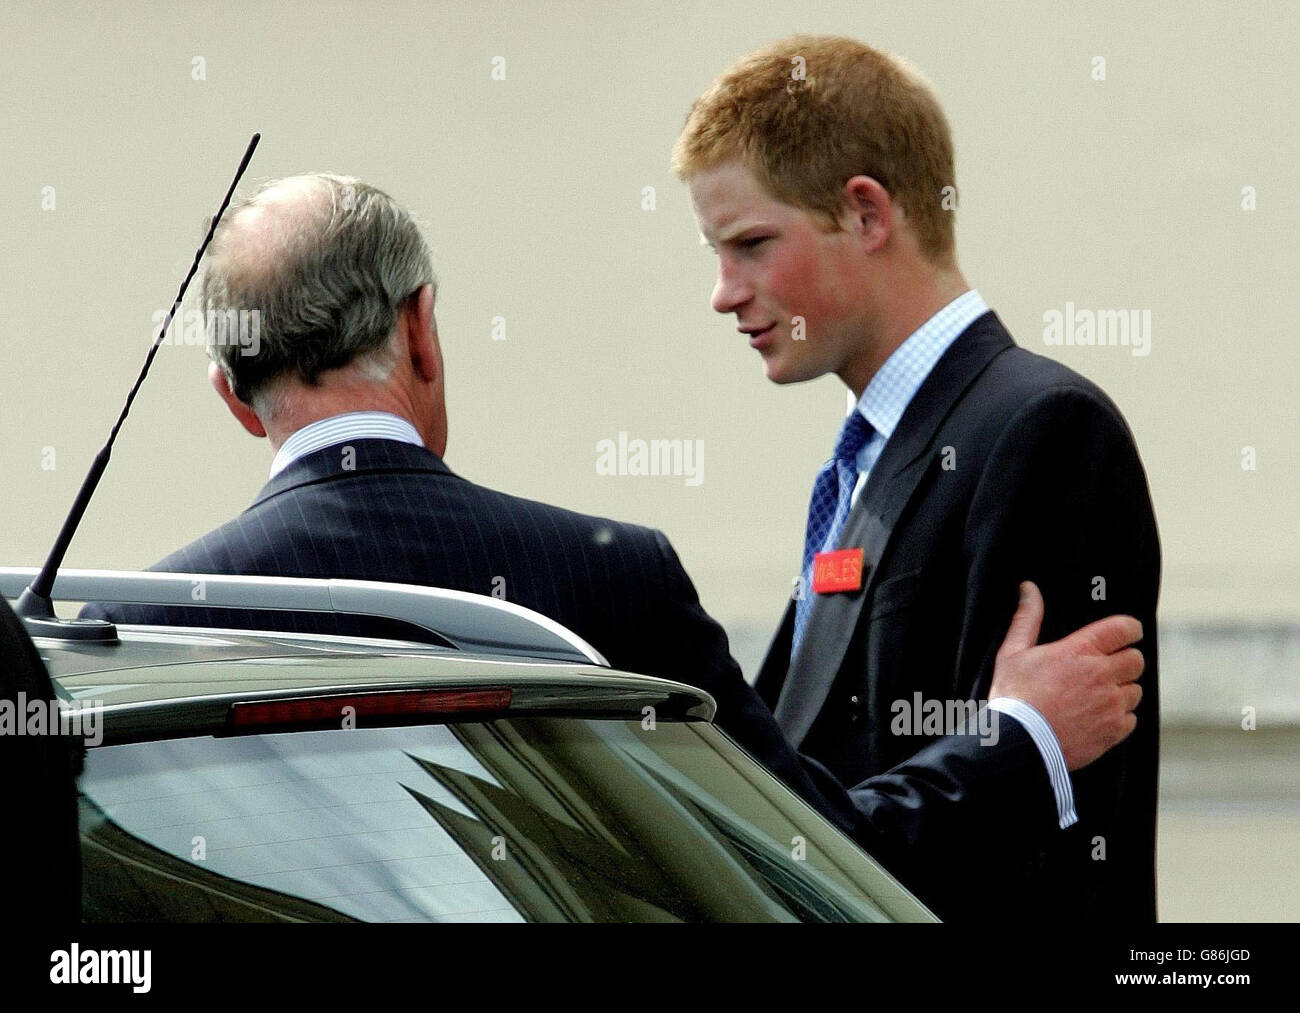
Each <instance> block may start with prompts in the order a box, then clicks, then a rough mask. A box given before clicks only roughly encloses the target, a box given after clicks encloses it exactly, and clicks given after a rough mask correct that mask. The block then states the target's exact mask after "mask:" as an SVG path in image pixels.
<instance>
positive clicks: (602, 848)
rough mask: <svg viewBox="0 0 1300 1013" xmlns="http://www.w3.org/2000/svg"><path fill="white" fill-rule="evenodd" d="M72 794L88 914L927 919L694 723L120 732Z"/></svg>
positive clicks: (164, 917) (155, 917) (852, 850)
mask: <svg viewBox="0 0 1300 1013" xmlns="http://www.w3.org/2000/svg"><path fill="white" fill-rule="evenodd" d="M80 788H81V821H82V838H83V860H84V876H83V882H84V892H85V904H84V907H85V916H86V918H87V920H90V921H120V920H146V921H169V920H186V921H203V920H217V921H220V920H235V921H253V920H307V921H331V920H352V919H359V920H364V921H656V920H668V921H715V920H728V921H736V920H739V921H773V920H775V921H888V920H895V919H916V918H926V917H928V915H927V913H926V912H925V910H924V909H923V908H922V907H920V905H918V904H917V903H916V902H915V901H914V900H913V899H912V898H911V897H910V895H907V894H906V892H905V891H903V890H902V888H901V887H899V886H898V885H897V883H896V882H895V881H894V880H893V879H892V878H891V877H890V876H889V875H888V874H886V873H885V872H884V871H883V870H881V869H880V867H879V866H877V865H876V864H875V863H874V862H873V861H872V860H871V859H870V858H868V857H867V855H866V854H865V853H864V852H862V851H861V850H860V849H858V848H857V847H856V846H855V845H853V844H852V842H850V841H849V840H848V839H847V838H845V837H844V836H843V835H842V834H840V833H839V832H838V831H837V830H835V829H834V828H833V827H831V826H830V825H829V824H827V823H825V821H823V820H822V819H821V818H820V817H819V816H817V815H816V814H815V813H813V812H812V810H810V809H809V808H808V807H807V806H805V805H804V804H803V803H802V802H800V801H799V800H798V799H796V798H795V797H794V796H792V795H791V794H790V793H789V792H788V791H787V790H786V789H785V788H784V787H783V786H782V785H780V784H779V783H778V782H777V781H776V780H775V779H774V778H772V777H771V776H770V775H769V774H767V773H766V772H765V771H764V770H762V769H761V768H760V767H759V766H757V765H756V764H755V763H753V761H751V760H750V759H749V758H748V757H747V756H745V755H744V754H743V753H742V752H741V751H740V750H739V749H737V748H736V747H735V746H734V745H733V744H732V743H731V742H730V740H728V739H727V738H726V737H725V736H723V735H721V734H720V733H719V732H717V731H716V729H714V728H712V727H711V726H709V725H707V724H703V723H683V722H663V721H661V722H659V723H658V724H657V725H656V724H654V723H653V722H649V721H647V722H645V723H643V722H639V721H614V720H591V719H584V718H563V717H521V718H508V719H498V720H493V721H485V722H461V723H451V724H437V725H406V726H400V727H378V728H354V729H347V730H344V729H337V730H324V731H321V730H317V731H299V732H277V733H273V734H260V735H242V736H231V737H210V736H203V737H195V738H183V739H168V740H163V741H151V742H135V743H129V744H123V745H114V746H103V747H100V748H97V749H93V750H91V751H90V754H89V757H88V760H87V767H86V771H85V774H84V775H83V777H82V780H81V785H80Z"/></svg>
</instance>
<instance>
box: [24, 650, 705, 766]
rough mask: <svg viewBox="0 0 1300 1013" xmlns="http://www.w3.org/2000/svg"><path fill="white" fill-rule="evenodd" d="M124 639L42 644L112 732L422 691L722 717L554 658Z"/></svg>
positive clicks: (49, 662)
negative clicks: (492, 691)
mask: <svg viewBox="0 0 1300 1013" xmlns="http://www.w3.org/2000/svg"><path fill="white" fill-rule="evenodd" d="M118 638H119V641H118V642H117V643H115V644H87V643H80V642H76V641H63V640H59V639H56V638H52V637H35V638H33V639H34V643H35V644H36V647H37V650H38V652H39V653H40V656H41V659H42V660H43V661H44V662H45V665H46V668H47V669H48V670H49V672H50V676H51V678H52V679H53V681H54V685H55V689H56V692H57V693H58V695H59V696H60V698H62V700H63V701H64V702H65V704H66V705H67V706H68V710H69V715H70V719H71V716H72V715H75V713H76V712H77V711H79V710H83V709H94V710H96V711H97V712H98V715H97V719H99V720H103V721H104V724H105V725H106V728H107V741H108V742H109V743H112V742H122V741H131V740H136V739H140V738H155V737H174V736H178V735H187V734H204V733H211V732H213V731H217V730H220V729H222V728H225V727H226V726H227V725H228V721H229V717H230V712H231V707H232V705H234V704H247V703H250V702H257V701H273V700H285V699H302V698H306V697H334V696H340V697H341V696H347V695H349V694H352V695H355V694H360V693H366V694H373V693H400V692H405V691H412V690H448V689H453V688H455V689H488V688H500V689H508V690H510V694H511V695H510V703H509V707H508V710H509V712H511V713H517V714H520V715H524V714H527V713H530V712H532V713H540V712H543V711H545V712H547V713H552V714H553V713H556V712H561V711H562V712H568V713H574V714H579V715H584V714H585V715H590V716H602V717H610V718H622V719H626V720H634V719H635V720H639V719H640V718H641V717H642V716H643V709H644V708H645V707H647V706H648V707H654V708H655V710H656V713H657V714H658V715H659V716H660V717H661V718H662V719H664V720H670V719H674V718H676V719H680V720H695V721H712V719H713V715H714V713H715V703H714V701H713V698H712V697H710V696H709V694H707V693H705V692H704V691H702V690H699V689H697V688H695V687H692V686H689V685H686V684H683V683H678V682H673V681H671V680H667V679H662V678H658V677H655V676H648V675H640V674H636V673H632V672H624V671H619V670H617V669H611V668H607V667H602V666H597V665H590V664H579V663H572V662H564V661H555V660H549V659H526V658H519V657H515V656H505V657H502V656H494V655H489V654H481V653H472V652H466V651H462V650H457V649H454V648H441V647H436V646H432V645H427V644H416V643H410V642H405V641H395V640H382V639H374V638H361V637H343V636H317V635H313V634H297V633H270V632H267V633H262V632H256V631H249V630H212V629H206V628H205V629H198V628H185V627H163V626H130V625H121V626H119V627H118Z"/></svg>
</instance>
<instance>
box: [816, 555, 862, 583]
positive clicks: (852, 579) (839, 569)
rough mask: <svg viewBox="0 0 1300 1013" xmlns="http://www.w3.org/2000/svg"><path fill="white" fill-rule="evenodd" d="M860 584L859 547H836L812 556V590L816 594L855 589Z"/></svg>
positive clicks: (860, 556) (860, 564)
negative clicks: (830, 550)
mask: <svg viewBox="0 0 1300 1013" xmlns="http://www.w3.org/2000/svg"><path fill="white" fill-rule="evenodd" d="M861 586H862V550H861V549H836V550H835V551H834V552H819V553H817V555H815V556H813V590H814V591H816V592H817V593H818V594H834V593H835V592H836V591H856V590H858V588H860V587H861Z"/></svg>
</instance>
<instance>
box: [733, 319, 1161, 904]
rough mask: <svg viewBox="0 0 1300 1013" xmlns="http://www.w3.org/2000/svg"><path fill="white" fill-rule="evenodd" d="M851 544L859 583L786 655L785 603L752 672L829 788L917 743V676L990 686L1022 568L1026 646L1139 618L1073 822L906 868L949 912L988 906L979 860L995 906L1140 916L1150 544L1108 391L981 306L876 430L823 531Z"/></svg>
mask: <svg viewBox="0 0 1300 1013" xmlns="http://www.w3.org/2000/svg"><path fill="white" fill-rule="evenodd" d="M853 546H861V547H862V548H863V550H864V553H863V566H864V569H865V575H864V580H863V587H862V588H861V589H860V590H859V591H856V592H851V593H848V592H845V593H839V594H830V595H816V596H815V600H814V602H813V604H812V609H811V612H810V614H809V618H808V626H807V628H806V630H805V636H804V638H803V640H802V641H801V644H800V652H799V655H798V656H797V657H795V658H794V659H793V662H792V661H791V658H790V644H791V630H792V626H793V612H794V607H793V603H791V605H790V607H789V608H788V610H787V613H786V615H785V618H784V620H783V622H782V625H781V627H780V630H779V632H778V634H777V636H776V638H775V640H774V642H773V644H772V646H771V648H770V650H769V653H768V656H767V659H766V661H765V662H764V664H763V667H762V669H761V671H760V673H759V676H758V679H757V680H756V687H757V689H758V691H759V693H760V695H761V696H762V697H763V699H764V700H765V701H766V702H767V703H768V704H769V706H771V707H772V708H773V709H774V711H775V714H776V717H777V720H778V722H779V723H780V724H781V726H782V728H783V730H784V731H785V732H786V734H787V736H788V738H789V739H790V741H791V742H792V744H793V745H794V746H795V747H796V748H798V749H800V750H801V751H802V752H803V753H804V754H805V755H806V756H809V757H812V758H814V759H816V760H819V761H821V762H822V763H823V764H825V766H826V767H827V768H828V769H829V770H830V771H831V772H832V773H833V774H834V775H835V776H836V777H837V778H839V780H840V781H841V782H843V783H844V784H857V783H858V782H860V781H862V780H864V779H866V778H870V777H872V776H874V775H877V774H879V773H881V772H883V771H886V770H889V769H890V768H891V767H894V766H895V765H897V764H899V763H901V762H903V761H904V760H906V759H907V758H908V757H909V756H911V755H912V754H913V753H915V752H916V750H917V749H918V748H919V747H920V746H922V745H924V744H925V743H927V742H928V741H930V738H927V737H925V736H921V737H917V736H915V735H911V734H898V732H900V731H904V730H905V731H909V732H910V731H912V730H914V726H912V725H910V722H906V721H904V720H903V719H904V718H910V712H911V711H913V710H915V694H916V693H917V692H919V693H920V694H921V696H922V700H923V701H928V700H936V701H944V702H946V701H950V700H951V701H961V700H964V699H975V698H980V697H983V696H986V695H987V693H988V689H989V684H990V682H991V681H992V676H993V662H994V655H995V654H996V652H997V649H998V647H999V646H1000V645H1001V643H1002V641H1003V639H1004V637H1005V635H1006V631H1007V627H1008V624H1009V622H1010V619H1011V615H1012V613H1013V612H1014V611H1015V608H1016V602H1017V586H1018V584H1019V582H1020V581H1022V580H1033V581H1034V582H1036V583H1037V584H1038V586H1039V587H1040V588H1041V589H1042V592H1043V595H1044V598H1045V601H1046V615H1045V619H1044V623H1043V629H1042V634H1041V638H1040V639H1041V641H1042V642H1046V641H1049V640H1056V639H1058V638H1060V637H1062V636H1065V635H1066V634H1068V633H1070V632H1072V631H1073V630H1075V629H1077V628H1079V627H1081V626H1083V625H1086V624H1087V623H1089V622H1092V621H1093V620H1095V619H1099V618H1102V617H1104V616H1106V615H1110V614H1113V613H1127V614H1130V615H1133V616H1136V617H1137V618H1138V619H1140V620H1141V622H1142V624H1143V630H1144V635H1145V638H1144V640H1143V642H1142V643H1141V644H1140V645H1139V646H1140V647H1141V649H1142V651H1143V654H1144V656H1145V658H1146V670H1145V673H1144V675H1143V676H1142V680H1141V686H1142V687H1143V697H1142V703H1141V705H1140V706H1139V708H1138V711H1137V718H1138V724H1137V730H1136V731H1135V732H1134V733H1133V735H1132V736H1131V737H1130V738H1129V739H1128V740H1127V741H1126V742H1124V743H1123V744H1122V745H1121V746H1119V747H1117V748H1116V749H1114V750H1112V751H1111V752H1110V753H1108V754H1107V755H1105V756H1103V757H1102V758H1101V759H1100V760H1098V761H1097V762H1096V763H1094V764H1092V765H1091V766H1089V767H1087V768H1085V769H1084V770H1082V771H1078V772H1076V773H1075V774H1074V775H1072V779H1073V784H1074V792H1075V801H1076V806H1077V811H1078V815H1079V822H1078V823H1077V824H1075V825H1074V826H1073V827H1071V828H1070V829H1068V830H1067V831H1064V832H1062V833H1059V834H1056V835H1053V836H1051V837H1049V838H1046V839H1045V840H1044V841H1043V843H1042V846H1041V847H1035V848H1034V849H1033V850H1032V851H1031V852H1030V853H1029V854H1028V856H1027V857H1026V856H1025V855H1023V854H1016V853H1007V854H1004V853H1003V852H1002V842H1003V841H1004V840H1005V839H1006V832H1007V831H1008V830H1012V831H1014V832H1017V833H1018V832H1019V827H1020V826H1021V824H1020V821H1019V820H1018V819H1013V822H1012V823H1011V824H1010V825H1009V826H1008V827H1003V828H995V827H993V826H991V825H990V826H987V827H984V828H982V829H981V830H980V831H979V832H978V833H977V834H975V835H973V836H972V837H971V838H970V839H969V840H968V841H967V842H966V845H967V855H966V858H965V860H964V861H962V862H960V863H958V864H956V865H954V866H951V867H947V868H944V867H940V866H931V867H930V868H928V869H924V870H921V871H920V875H919V877H918V876H913V878H911V879H909V878H908V876H907V875H904V879H905V880H908V881H909V882H910V883H911V884H912V886H913V889H914V890H916V892H918V893H919V894H920V895H921V896H922V897H923V898H924V899H926V900H928V901H929V902H930V903H931V906H932V907H934V908H935V909H936V911H937V912H938V913H939V914H941V915H943V916H946V917H949V918H953V919H987V918H988V917H989V914H990V912H989V910H988V906H987V896H986V894H985V893H984V892H983V891H982V890H981V889H979V882H980V878H981V874H982V873H993V874H996V875H997V876H998V882H999V885H1000V886H1001V887H1002V893H1001V897H1000V907H1001V910H1000V911H999V913H998V914H999V917H1006V918H1035V917H1042V918H1048V919H1052V920H1059V919H1061V918H1063V917H1066V916H1067V915H1068V916H1069V917H1072V918H1073V917H1083V918H1098V919H1100V918H1106V919H1125V920H1135V921H1152V920H1154V918H1155V819H1156V766H1157V753H1158V731H1159V726H1158V716H1159V706H1158V693H1157V685H1158V681H1157V665H1156V621H1155V611H1156V596H1157V591H1158V588H1159V580H1160V549H1159V544H1158V541H1157V537H1156V525H1155V518H1154V515H1153V512H1152V507H1151V498H1150V495H1149V493H1148V491H1147V482H1146V476H1145V474H1144V472H1143V469H1142V464H1141V462H1140V461H1139V459H1138V454H1137V450H1136V448H1135V446H1134V443H1133V438H1132V435H1131V434H1130V432H1129V430H1128V427H1127V426H1126V425H1125V423H1124V420H1123V418H1122V417H1121V416H1120V413H1119V411H1118V409H1117V408H1116V407H1115V406H1114V404H1112V403H1111V401H1110V400H1109V399H1108V398H1107V397H1106V395H1105V394H1104V393H1102V392H1101V391H1100V390H1099V389H1098V388H1097V387H1096V386H1094V385H1093V384H1092V383H1090V382H1089V381H1087V380H1085V379H1084V378H1083V377H1081V376H1079V375H1078V374H1076V373H1074V372H1072V371H1071V370H1069V369H1067V368H1066V367H1064V366H1062V365H1060V364H1059V363H1056V362H1054V361H1052V360H1051V359H1047V358H1044V357H1042V356H1038V355H1034V354H1033V353H1031V352H1028V351H1025V350H1024V349H1021V348H1018V347H1016V345H1015V344H1014V342H1013V341H1012V339H1011V336H1010V335H1009V334H1008V333H1007V331H1006V329H1005V328H1004V327H1003V326H1002V324H1001V322H1000V321H999V320H998V318H997V317H996V316H995V315H994V314H993V313H991V312H990V313H986V314H984V315H983V316H981V317H980V318H979V319H978V320H976V321H975V322H974V323H972V324H971V326H970V327H969V328H968V329H967V330H966V331H965V332H964V333H963V334H962V335H961V336H960V337H959V338H958V339H957V340H956V341H955V342H954V343H953V344H952V346H951V347H950V348H949V349H948V351H947V352H946V353H945V354H944V356H943V357H942V358H941V359H940V361H939V362H938V364H937V365H936V366H935V368H934V370H933V371H932V372H931V374H930V375H929V376H928V377H927V378H926V380H925V381H924V382H923V383H922V385H921V387H920V388H919V389H918V391H917V393H916V396H915V397H914V398H913V400H912V401H911V403H910V404H909V405H908V408H907V410H906V412H905V413H904V415H903V417H902V419H901V420H900V422H899V425H898V427H897V429H896V430H895V431H894V433H893V434H892V436H891V438H890V439H889V441H888V442H887V443H886V445H885V448H884V451H883V452H882V454H881V456H880V459H879V461H878V462H877V463H876V465H875V466H874V467H873V468H872V470H871V474H870V477H869V478H868V480H867V484H866V485H865V487H864V488H863V490H862V493H861V495H860V497H859V499H858V502H857V503H856V504H855V506H854V508H853V510H852V512H851V513H850V515H849V518H848V520H847V522H846V524H845V528H844V531H843V533H842V536H841V539H840V543H839V547H853ZM809 593H811V592H809ZM899 701H905V702H906V704H907V708H906V709H905V708H904V707H903V706H902V705H901V704H899V703H898V702H899ZM945 706H946V703H945ZM1008 724H1010V722H1008V721H1005V720H1003V721H1002V722H1001V725H1002V727H1003V728H1005V727H1006V726H1007V725H1008ZM999 829H1000V830H1001V831H1002V832H1000V833H999V832H997V831H998V830H999ZM900 871H901V870H900Z"/></svg>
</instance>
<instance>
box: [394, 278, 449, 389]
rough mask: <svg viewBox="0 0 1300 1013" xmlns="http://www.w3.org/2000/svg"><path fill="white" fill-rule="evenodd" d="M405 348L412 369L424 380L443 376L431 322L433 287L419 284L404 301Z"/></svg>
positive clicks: (440, 358)
mask: <svg viewBox="0 0 1300 1013" xmlns="http://www.w3.org/2000/svg"><path fill="white" fill-rule="evenodd" d="M403 312H404V313H405V314H406V347H407V351H408V354H409V355H410V357H411V368H412V369H413V370H414V371H415V374H416V375H417V376H418V377H419V378H420V379H421V380H423V381H424V382H425V383H431V382H432V381H433V380H435V379H437V378H438V377H439V376H441V375H442V350H441V349H440V348H439V347H438V332H437V329H436V328H435V327H434V323H433V286H432V285H422V286H421V287H420V289H419V290H418V291H416V292H415V293H414V294H413V295H412V296H411V297H410V299H408V300H407V302H406V309H405V310H404V311H403Z"/></svg>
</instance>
